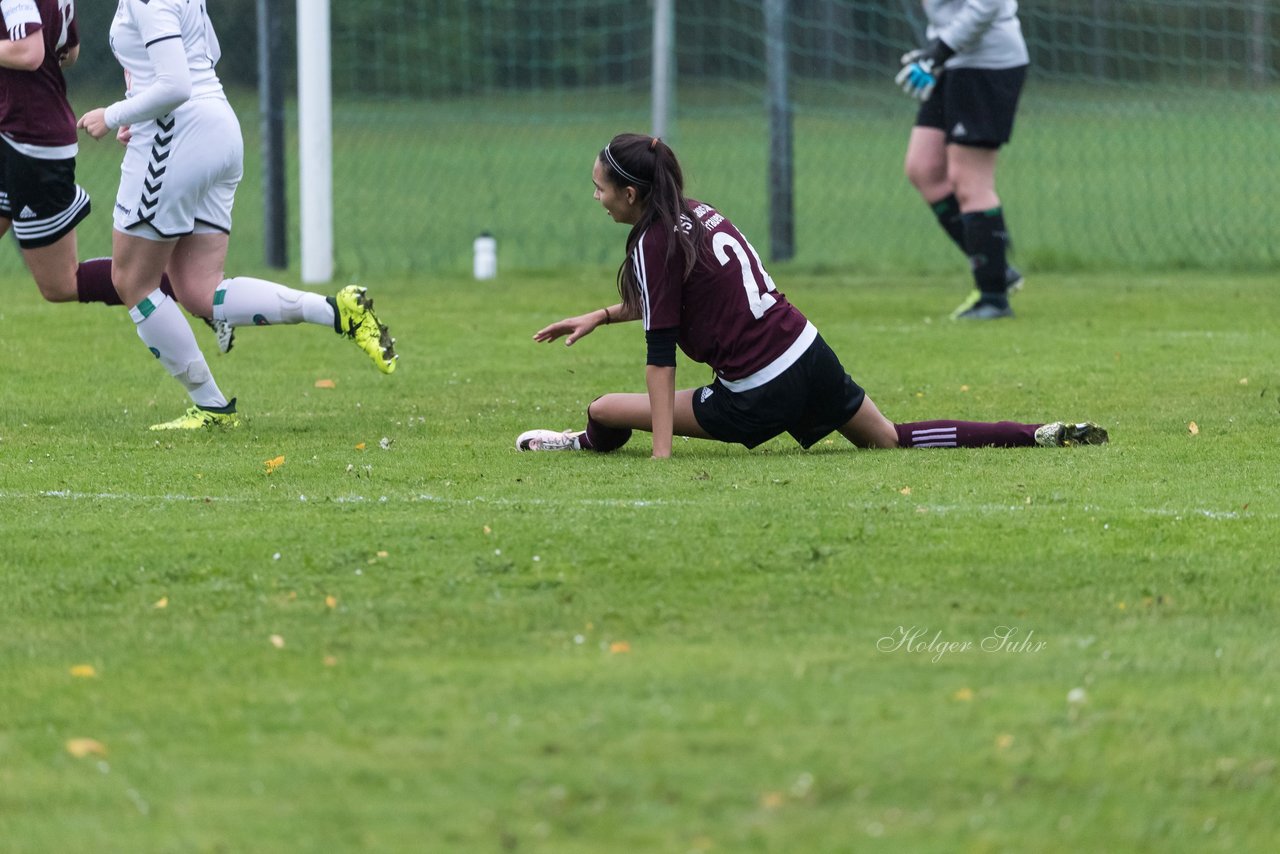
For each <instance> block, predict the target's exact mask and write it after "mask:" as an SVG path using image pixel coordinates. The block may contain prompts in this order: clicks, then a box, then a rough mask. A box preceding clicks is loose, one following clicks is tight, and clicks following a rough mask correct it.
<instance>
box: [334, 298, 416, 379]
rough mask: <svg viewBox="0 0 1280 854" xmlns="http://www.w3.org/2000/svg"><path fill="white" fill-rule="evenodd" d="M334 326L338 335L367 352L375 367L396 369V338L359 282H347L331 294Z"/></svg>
mask: <svg viewBox="0 0 1280 854" xmlns="http://www.w3.org/2000/svg"><path fill="white" fill-rule="evenodd" d="M330 302H331V303H332V304H333V328H334V330H335V331H336V332H337V333H338V334H339V335H345V336H346V337H347V338H350V339H352V340H353V341H355V342H356V346H358V347H359V348H360V349H361V350H363V351H365V353H367V354H368V356H369V358H370V359H372V360H373V363H374V364H375V365H377V366H378V370H380V371H382V372H383V373H384V374H389V373H392V372H393V371H395V369H396V360H397V359H399V358H400V357H399V356H397V355H396V351H395V343H396V339H394V338H392V337H391V333H390V332H388V331H387V327H386V326H384V325H383V324H382V323H380V322H379V321H378V316H377V315H375V314H374V313H373V299H372V298H370V297H369V296H368V295H367V293H366V291H365V289H364V288H362V287H360V286H359V285H347V286H346V287H345V288H343V289H342V290H340V291H338V295H337V296H336V297H331V298H330Z"/></svg>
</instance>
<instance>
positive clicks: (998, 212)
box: [962, 208, 1009, 307]
mask: <svg viewBox="0 0 1280 854" xmlns="http://www.w3.org/2000/svg"><path fill="white" fill-rule="evenodd" d="M962 218H963V220H964V246H965V251H966V252H967V253H968V254H969V263H970V264H971V265H972V267H973V281H974V284H975V285H977V287H978V290H979V291H981V292H982V302H984V303H986V304H988V305H995V306H1001V307H1004V306H1007V305H1008V304H1009V299H1008V294H1007V293H1006V289H1007V288H1008V282H1007V281H1006V280H1005V274H1006V273H1007V272H1008V269H1009V262H1008V258H1007V254H1006V253H1007V252H1008V246H1009V233H1008V231H1006V230H1005V227H1004V210H1003V208H991V209H990V210H985V211H973V212H971V213H966V214H964V215H963V217H962Z"/></svg>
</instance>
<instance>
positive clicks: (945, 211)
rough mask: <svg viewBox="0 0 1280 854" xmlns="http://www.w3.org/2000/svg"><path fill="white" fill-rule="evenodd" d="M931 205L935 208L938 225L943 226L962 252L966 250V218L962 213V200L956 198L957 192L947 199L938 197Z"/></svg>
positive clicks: (934, 212) (934, 213)
mask: <svg viewBox="0 0 1280 854" xmlns="http://www.w3.org/2000/svg"><path fill="white" fill-rule="evenodd" d="M929 207H930V208H932V209H933V215H934V216H936V217H937V218H938V225H940V226H942V230H943V231H945V232H946V233H947V237H950V238H951V240H952V242H954V243H955V245H956V246H959V247H960V251H961V252H963V251H965V249H964V219H963V218H962V216H961V213H960V200H959V199H957V198H956V194H955V193H952V194H951V195H949V196H947V197H946V198H945V199H938V201H936V202H934V203H933V204H931V205H929Z"/></svg>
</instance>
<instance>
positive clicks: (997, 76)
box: [916, 65, 1027, 148]
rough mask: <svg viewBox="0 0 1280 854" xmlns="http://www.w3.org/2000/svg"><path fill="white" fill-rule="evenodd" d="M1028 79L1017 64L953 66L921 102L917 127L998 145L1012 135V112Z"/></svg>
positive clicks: (950, 138)
mask: <svg viewBox="0 0 1280 854" xmlns="http://www.w3.org/2000/svg"><path fill="white" fill-rule="evenodd" d="M1026 79H1027V66H1025V65H1020V66H1018V67H1017V68H950V69H947V70H946V71H945V72H943V74H942V75H941V76H940V77H939V78H938V85H937V87H936V88H935V89H934V90H933V94H932V95H930V96H929V100H927V101H925V102H924V103H923V104H921V105H920V112H919V113H917V114H916V127H926V128H937V129H938V130H940V131H945V132H946V134H947V142H949V143H955V144H956V145H971V146H973V147H974V148H999V147H1000V146H1002V145H1004V144H1005V143H1006V142H1008V141H1009V138H1010V137H1011V136H1013V116H1014V114H1015V113H1016V112H1017V111H1018V96H1019V95H1021V94H1022V84H1023V83H1024V82H1025V81H1026Z"/></svg>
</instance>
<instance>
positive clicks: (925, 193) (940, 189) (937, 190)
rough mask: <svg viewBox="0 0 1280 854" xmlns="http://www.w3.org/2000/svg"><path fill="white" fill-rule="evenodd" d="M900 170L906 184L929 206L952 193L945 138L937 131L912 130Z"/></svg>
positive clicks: (924, 128)
mask: <svg viewBox="0 0 1280 854" xmlns="http://www.w3.org/2000/svg"><path fill="white" fill-rule="evenodd" d="M903 168H904V171H905V172H906V173H907V180H909V181H910V182H911V184H912V186H914V187H915V188H916V190H917V191H918V192H919V193H920V197H921V198H923V199H924V200H925V202H927V203H928V204H931V205H932V204H933V203H934V202H937V201H940V200H941V199H945V198H946V197H947V196H949V195H951V194H952V192H954V191H955V187H954V186H953V185H952V183H951V178H950V176H949V175H948V171H947V170H948V164H947V135H946V133H944V132H943V131H940V130H938V129H937V128H926V127H916V128H912V129H911V139H910V140H909V141H908V143H907V156H906V160H905V162H904V164H903Z"/></svg>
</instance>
